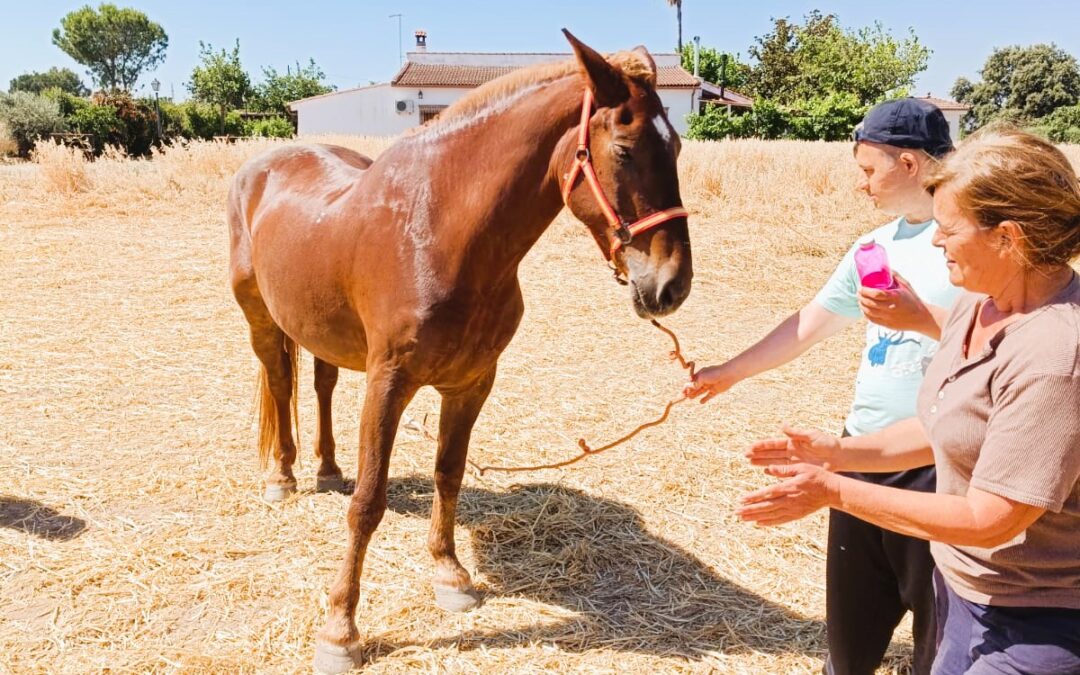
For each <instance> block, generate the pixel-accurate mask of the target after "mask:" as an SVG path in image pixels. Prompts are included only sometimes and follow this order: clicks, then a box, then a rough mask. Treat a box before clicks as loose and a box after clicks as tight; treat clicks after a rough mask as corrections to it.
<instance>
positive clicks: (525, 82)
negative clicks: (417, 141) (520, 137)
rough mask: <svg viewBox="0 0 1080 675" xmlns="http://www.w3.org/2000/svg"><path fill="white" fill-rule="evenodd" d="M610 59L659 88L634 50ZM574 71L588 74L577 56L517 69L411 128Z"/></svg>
mask: <svg viewBox="0 0 1080 675" xmlns="http://www.w3.org/2000/svg"><path fill="white" fill-rule="evenodd" d="M607 62H608V63H610V64H611V65H613V66H615V67H616V68H618V69H619V70H621V71H622V72H623V74H625V75H626V76H627V77H629V78H631V79H634V80H638V81H640V82H641V83H642V84H646V85H648V86H650V87H654V88H655V87H656V73H654V72H653V70H652V66H651V64H649V63H646V61H645V59H644V58H643V57H642V56H641V55H640V54H638V53H635V52H632V51H621V52H616V53H614V54H610V55H608V56H607ZM574 73H580V74H581V75H582V76H584V74H585V73H584V70H583V69H582V68H581V66H580V64H579V63H578V62H577V60H576V59H567V60H566V61H560V62H558V63H540V64H537V65H534V66H526V67H523V68H517V69H516V70H513V71H511V72H509V73H507V74H506V75H501V76H499V77H497V78H495V79H494V80H491V81H490V82H485V83H484V84H482V85H480V86H479V87H477V88H476V89H474V90H473V91H471V92H469V93H468V94H466V95H465V96H463V97H461V98H460V99H458V100H457V101H455V102H454V103H453V104H451V105H450V106H449V107H447V108H446V109H445V110H443V111H442V112H441V113H439V116H438V117H436V118H435V119H434V120H432V121H431V122H428V123H427V124H424V125H421V126H419V127H415V128H414V129H413V130H410V131H416V130H420V129H430V128H433V127H438V126H439V125H440V124H442V123H444V122H447V121H452V120H460V119H462V118H464V117H470V116H472V115H475V114H477V113H479V112H480V111H482V110H484V109H486V108H487V107H488V106H489V105H491V104H492V103H495V102H497V101H501V100H503V99H505V98H507V97H509V96H511V95H512V94H514V93H515V92H517V91H520V90H521V89H524V88H526V87H531V86H535V85H543V84H547V83H549V82H554V81H555V80H559V79H562V78H564V77H566V76H568V75H572V74H574Z"/></svg>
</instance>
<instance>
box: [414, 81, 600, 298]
mask: <svg viewBox="0 0 1080 675" xmlns="http://www.w3.org/2000/svg"><path fill="white" fill-rule="evenodd" d="M581 93H582V81H581V78H580V77H579V76H578V75H576V74H575V75H571V76H566V77H563V78H560V79H558V80H555V81H552V82H548V83H545V84H541V85H538V86H535V88H533V87H529V86H527V87H526V88H525V90H523V91H522V92H518V93H516V94H511V97H514V96H517V97H520V98H519V100H518V101H517V102H514V103H512V104H510V105H508V106H507V107H506V109H505V110H501V111H498V112H490V113H485V112H483V111H481V112H480V113H478V114H479V115H487V118H486V119H485V121H484V122H482V123H477V124H475V125H474V126H472V127H469V128H465V129H461V130H460V131H457V132H456V133H453V134H447V135H446V136H444V137H443V138H442V139H440V140H441V141H443V142H445V143H446V149H447V152H446V154H445V155H443V156H444V157H445V158H446V162H445V166H443V167H441V168H442V170H443V171H445V173H444V174H443V177H444V178H445V180H443V181H439V182H440V183H442V184H444V185H453V186H455V188H454V189H453V190H452V191H450V192H449V194H447V195H446V199H445V200H440V202H441V203H442V204H443V205H444V206H443V207H442V208H440V211H441V212H442V213H443V214H445V218H446V219H447V220H446V221H445V222H444V223H442V225H443V226H445V227H447V228H450V229H454V230H456V233H457V235H458V237H459V238H462V239H464V240H465V241H464V242H463V243H464V247H463V250H464V251H466V254H465V255H466V256H468V258H469V260H467V261H466V260H462V263H463V265H462V268H463V269H468V270H470V273H471V274H474V275H479V276H481V277H483V283H490V282H491V279H492V277H493V276H495V277H497V276H505V275H507V274H513V273H514V272H516V269H517V266H518V264H519V263H520V262H521V259H522V258H524V257H525V254H526V253H528V251H529V249H531V248H532V246H533V245H534V244H535V243H536V241H537V240H538V239H539V238H540V236H541V235H542V234H543V233H544V231H545V230H546V229H547V227H548V226H549V225H550V224H551V222H552V221H553V220H554V219H555V216H557V215H558V213H559V211H560V210H561V209H562V206H563V204H562V196H561V192H560V187H561V185H560V182H559V181H560V178H561V176H562V174H563V173H565V172H566V171H567V170H568V169H569V166H570V161H571V159H572V155H573V148H572V144H571V143H567V142H566V139H567V138H569V137H570V136H571V135H572V134H570V133H569V131H570V129H571V128H574V127H575V126H576V124H577V122H578V119H579V115H580V106H581ZM496 106H498V103H495V104H493V106H492V107H496ZM446 124H447V125H448V126H451V125H453V124H454V120H447V122H446ZM432 131H438V127H433V128H432ZM456 159H464V160H465V161H462V162H458V161H455V160H456ZM436 173H442V172H441V171H440V172H436Z"/></svg>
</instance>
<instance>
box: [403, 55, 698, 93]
mask: <svg viewBox="0 0 1080 675" xmlns="http://www.w3.org/2000/svg"><path fill="white" fill-rule="evenodd" d="M517 68H518V67H515V66H460V65H445V64H435V63H413V62H411V61H407V62H406V63H405V65H404V66H402V68H401V70H399V71H398V73H397V75H395V76H394V79H393V80H391V81H390V83H391V84H393V85H395V86H399V87H479V86H480V85H482V84H484V83H485V82H489V81H491V80H494V79H495V78H497V77H500V76H502V75H505V74H507V73H509V72H511V71H513V70H516V69H517ZM656 79H657V86H660V87H677V88H687V89H692V88H695V87H697V80H695V79H694V76H693V75H691V74H690V73H688V72H686V71H685V70H683V69H682V68H679V67H678V66H661V67H659V68H657V78H656Z"/></svg>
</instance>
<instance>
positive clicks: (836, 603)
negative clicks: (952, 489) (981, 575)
mask: <svg viewBox="0 0 1080 675" xmlns="http://www.w3.org/2000/svg"><path fill="white" fill-rule="evenodd" d="M844 435H845V436H847V435H849V434H848V433H847V430H846V429H845V430H844ZM844 475H846V476H850V477H853V478H857V479H860V480H866V481H869V482H872V483H877V484H880V485H889V486H892V487H899V488H904V489H908V490H918V491H921V492H933V491H934V487H935V479H936V473H935V471H934V467H932V466H928V467H923V468H920V469H914V470H911V471H902V472H899V473H890V474H854V473H849V474H844ZM933 573H934V560H933V558H931V557H930V545H929V543H928V542H926V541H924V540H922V539H915V538H913V537H907V536H904V535H901V534H896V533H895V532H890V531H888V530H885V529H883V528H880V527H878V526H877V525H871V524H870V523H867V522H865V521H862V520H859V519H858V518H856V517H854V516H850V515H848V514H846V513H843V512H841V511H830V512H829V543H828V552H827V558H826V563H825V627H826V631H827V634H828V643H829V656H828V659H827V660H826V662H825V672H826V673H828V674H829V675H872V674H873V673H874V671H875V670H876V669H877V667H878V666H879V665H880V664H881V659H882V657H883V656H884V655H885V650H886V649H888V647H889V641H890V640H891V639H892V634H893V631H894V630H895V629H896V626H897V625H898V624H899V623H900V620H901V619H902V618H903V617H904V614H905V613H907V612H909V611H910V612H912V614H913V615H914V622H913V633H914V641H915V657H914V663H913V664H912V666H913V667H912V672H913V673H914V674H915V675H928V674H929V673H930V667H931V665H932V664H933V661H934V652H935V644H936V642H937V628H936V621H935V618H936V616H935V607H934V582H933Z"/></svg>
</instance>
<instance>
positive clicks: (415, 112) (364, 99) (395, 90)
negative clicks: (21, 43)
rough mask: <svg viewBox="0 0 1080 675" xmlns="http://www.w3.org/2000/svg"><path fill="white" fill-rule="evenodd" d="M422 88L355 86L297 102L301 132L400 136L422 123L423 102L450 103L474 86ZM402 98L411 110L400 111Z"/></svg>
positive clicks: (296, 108) (295, 106) (298, 130)
mask: <svg viewBox="0 0 1080 675" xmlns="http://www.w3.org/2000/svg"><path fill="white" fill-rule="evenodd" d="M420 91H421V90H419V89H413V88H411V87H410V88H404V87H394V86H392V85H389V84H381V85H374V86H371V87H361V88H359V89H351V90H346V91H342V92H337V93H335V94H330V95H327V96H321V97H317V98H313V99H308V100H306V101H299V102H297V103H295V104H294V105H293V107H294V108H295V110H296V112H297V132H298V133H299V134H300V135H302V136H303V135H311V134H355V135H358V136H396V135H398V134H400V133H402V132H403V131H405V130H406V129H410V128H412V127H415V126H418V125H419V124H420V105H421V104H423V105H450V104H451V103H453V102H454V101H456V100H457V99H459V98H461V97H462V96H463V95H464V94H466V93H467V92H469V91H471V90H470V89H461V88H450V87H438V88H433V89H424V90H422V91H423V98H419V97H418V94H419V93H420ZM399 100H407V101H412V106H411V110H410V111H409V112H406V113H399V112H397V110H396V109H395V107H394V105H395V103H396V102H397V101H399Z"/></svg>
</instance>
